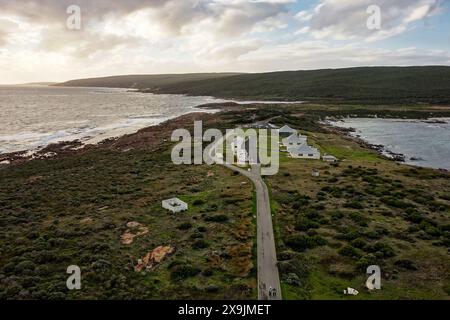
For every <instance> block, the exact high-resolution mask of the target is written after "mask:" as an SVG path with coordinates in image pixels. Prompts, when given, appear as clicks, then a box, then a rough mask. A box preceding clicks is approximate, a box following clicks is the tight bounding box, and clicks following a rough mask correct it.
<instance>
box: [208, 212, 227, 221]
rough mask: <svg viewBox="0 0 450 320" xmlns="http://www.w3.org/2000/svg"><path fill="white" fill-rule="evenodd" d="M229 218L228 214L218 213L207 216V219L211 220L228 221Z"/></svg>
mask: <svg viewBox="0 0 450 320" xmlns="http://www.w3.org/2000/svg"><path fill="white" fill-rule="evenodd" d="M228 220H229V218H228V216H226V215H224V214H218V215H215V216H207V217H205V221H209V222H227V221H228Z"/></svg>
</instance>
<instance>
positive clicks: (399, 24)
mask: <svg viewBox="0 0 450 320" xmlns="http://www.w3.org/2000/svg"><path fill="white" fill-rule="evenodd" d="M374 4H375V5H377V6H379V8H380V9H381V18H382V19H381V30H369V28H367V20H368V18H369V16H370V14H368V13H367V9H368V8H369V6H372V5H374ZM442 4H443V2H442V1H441V0H395V1H392V0H377V1H376V2H374V1H373V0H352V1H349V0H320V3H319V4H318V5H316V6H315V8H314V9H313V10H310V11H301V12H299V13H298V14H297V18H299V19H300V20H304V21H307V22H308V24H309V25H307V27H308V31H309V32H310V34H312V35H313V36H314V37H315V38H317V39H326V38H330V39H337V40H346V39H347V40H348V39H356V38H364V39H365V40H366V41H377V40H381V39H385V38H389V37H392V36H395V35H398V34H401V33H403V32H405V31H407V30H409V29H410V28H411V27H412V24H413V23H414V22H417V21H419V20H422V19H425V18H427V17H429V16H431V15H433V14H436V13H438V12H439V10H440V8H441V6H442ZM303 28H304V27H303ZM303 30H305V29H303Z"/></svg>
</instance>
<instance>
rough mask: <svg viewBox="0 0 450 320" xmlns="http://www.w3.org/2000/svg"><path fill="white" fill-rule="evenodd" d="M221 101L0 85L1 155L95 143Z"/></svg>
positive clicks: (80, 89) (77, 89)
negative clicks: (53, 145) (68, 143)
mask: <svg viewBox="0 0 450 320" xmlns="http://www.w3.org/2000/svg"><path fill="white" fill-rule="evenodd" d="M221 101H223V100H218V99H214V98H211V97H188V96H183V95H153V94H147V93H145V94H144V93H137V92H127V90H126V89H110V88H63V87H44V86H0V154H1V153H9V152H16V151H22V150H35V149H37V148H39V147H43V146H46V145H48V144H50V143H57V142H61V141H72V140H76V139H81V140H83V141H84V142H86V143H95V142H99V141H101V140H104V139H107V138H111V137H117V136H120V135H123V134H126V133H133V132H136V131H138V130H139V129H142V128H145V127H148V126H152V125H156V124H158V123H161V122H163V121H166V120H168V119H171V118H175V117H177V116H180V115H183V114H186V113H190V112H195V111H199V110H198V109H195V108H194V107H195V106H199V105H202V104H206V103H214V102H221ZM201 111H202V112H206V111H205V110H203V109H202V110H201ZM210 112H211V110H210Z"/></svg>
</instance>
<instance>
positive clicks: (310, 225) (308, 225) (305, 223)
mask: <svg viewBox="0 0 450 320" xmlns="http://www.w3.org/2000/svg"><path fill="white" fill-rule="evenodd" d="M319 227H320V225H319V224H318V223H317V222H315V221H313V220H310V219H308V218H305V217H299V218H298V219H297V221H296V222H295V229H296V230H298V231H308V230H310V229H317V228H319Z"/></svg>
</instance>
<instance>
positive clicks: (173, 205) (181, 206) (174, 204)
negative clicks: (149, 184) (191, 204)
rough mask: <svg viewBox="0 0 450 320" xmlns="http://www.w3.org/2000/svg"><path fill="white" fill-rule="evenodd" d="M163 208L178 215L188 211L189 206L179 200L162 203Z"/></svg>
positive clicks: (173, 199)
mask: <svg viewBox="0 0 450 320" xmlns="http://www.w3.org/2000/svg"><path fill="white" fill-rule="evenodd" d="M162 207H163V208H164V209H167V210H169V211H171V212H172V213H178V212H183V211H187V210H188V204H187V203H186V202H184V201H181V200H180V199H178V198H172V199H168V200H164V201H163V202H162Z"/></svg>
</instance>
